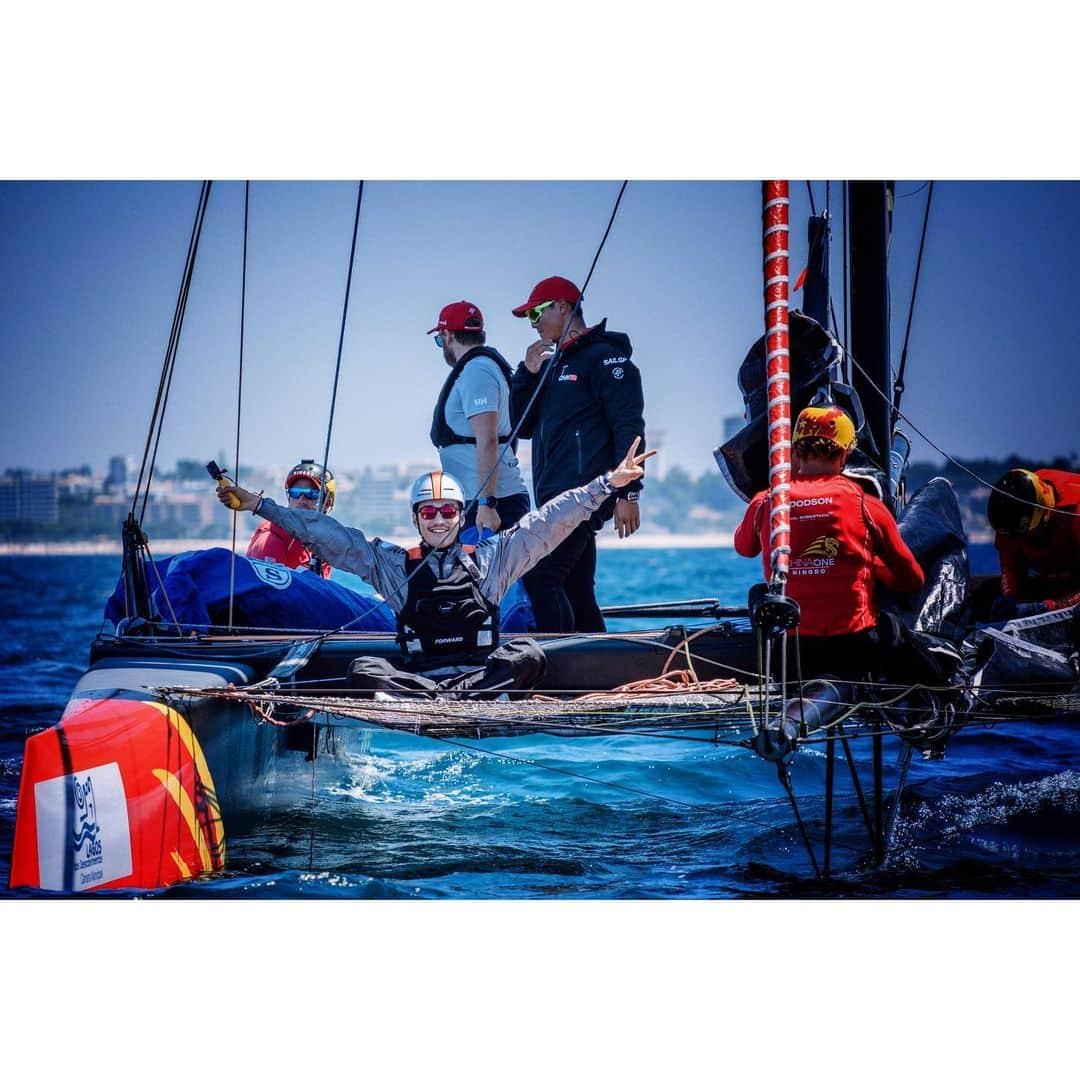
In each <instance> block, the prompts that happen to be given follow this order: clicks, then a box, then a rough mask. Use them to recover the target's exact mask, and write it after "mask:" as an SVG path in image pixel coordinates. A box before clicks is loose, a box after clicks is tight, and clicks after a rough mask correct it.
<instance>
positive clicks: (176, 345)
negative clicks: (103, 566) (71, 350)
mask: <svg viewBox="0 0 1080 1080" xmlns="http://www.w3.org/2000/svg"><path fill="white" fill-rule="evenodd" d="M210 183H211V182H210V181H206V184H207V186H206V188H205V192H206V198H205V200H204V201H203V204H202V216H201V217H200V219H199V233H198V236H196V238H195V246H194V248H193V249H192V252H191V262H190V264H189V265H188V267H187V269H186V275H185V280H184V285H183V288H182V290H181V294H182V305H181V307H180V311H179V315H180V318H179V321H178V322H177V324H176V335H175V337H174V338H173V340H172V356H171V357H170V358H169V374H168V378H167V379H166V380H165V393H164V396H163V397H162V398H161V412H160V413H159V415H158V422H157V434H156V435H155V437H154V451H153V453H152V454H151V456H150V468H149V469H148V470H147V474H146V490H145V491H144V492H143V503H142V509H141V510H140V511H139V526H140V528H141V527H142V523H143V518H144V517H145V516H146V504H147V502H148V500H149V498H150V485H151V483H153V479H154V467H155V465H156V464H157V455H158V447H159V446H160V445H161V436H162V433H163V432H164V430H165V410H166V408H167V407H168V404H169V394H170V392H171V391H172V381H173V375H174V374H175V373H176V357H177V353H178V352H179V350H180V332H181V331H182V330H183V326H184V314H185V312H186V311H187V303H188V297H189V296H190V294H191V279H192V276H193V275H194V273H195V259H196V256H197V254H198V248H199V239H200V237H201V236H202V227H203V222H204V221H205V220H206V208H207V206H208V205H209V202H210V187H209V185H210ZM136 497H137V495H136Z"/></svg>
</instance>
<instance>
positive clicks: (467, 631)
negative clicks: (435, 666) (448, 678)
mask: <svg viewBox="0 0 1080 1080" xmlns="http://www.w3.org/2000/svg"><path fill="white" fill-rule="evenodd" d="M474 550H475V548H473V547H469V546H465V545H463V546H462V547H461V548H460V550H459V552H458V557H457V564H456V565H455V566H454V569H453V570H452V571H451V572H450V574H449V575H447V576H446V577H445V578H441V579H440V578H439V577H438V576H437V575H436V573H435V570H434V569H433V567H432V566H431V559H428V560H427V561H426V562H424V558H425V555H426V554H427V552H426V551H425V550H424V549H423V548H413V549H412V550H411V551H408V552H406V555H405V573H406V575H408V576H409V591H408V594H407V596H406V598H405V606H404V607H403V608H402V609H401V611H400V612H399V613H398V617H397V625H398V642H399V643H400V645H401V647H402V648H403V649H404V650H405V653H406V655H407V656H408V657H409V658H410V659H411V658H413V657H414V656H416V654H419V653H422V654H423V655H424V656H446V655H447V654H451V653H462V652H474V651H476V650H482V651H483V652H485V653H487V652H488V651H490V650H491V649H493V648H495V647H497V646H498V644H499V605H498V604H489V603H488V602H487V600H485V599H484V596H483V594H482V593H481V591H480V571H479V570H478V569H477V566H476V563H475V562H473V559H472V552H473V551H474ZM433 557H434V556H433ZM421 563H423V566H420V564H421ZM418 566H419V567H420V569H419V571H417V567H418ZM414 571H416V572H415V574H414Z"/></svg>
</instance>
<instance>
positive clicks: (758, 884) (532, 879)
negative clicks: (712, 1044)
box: [0, 547, 1080, 899]
mask: <svg viewBox="0 0 1080 1080" xmlns="http://www.w3.org/2000/svg"><path fill="white" fill-rule="evenodd" d="M985 555H986V553H985V552H984V553H982V557H981V563H983V564H984V563H985V562H986V559H985ZM118 570H119V559H118V558H117V557H114V556H67V557H2V558H0V625H2V628H3V633H2V635H0V896H5V897H11V896H23V897H25V896H33V895H41V894H35V893H33V892H32V891H29V890H23V889H19V890H10V889H8V888H7V880H8V872H9V868H10V861H11V845H12V836H13V830H14V819H15V806H16V797H17V793H18V783H19V774H20V769H21V764H22V752H23V744H24V741H25V739H26V737H27V735H29V734H32V733H33V732H35V731H39V730H41V729H42V728H44V727H47V726H49V725H51V724H53V723H55V721H56V720H57V718H58V717H59V715H60V713H61V711H62V710H63V708H64V705H65V703H66V701H67V698H68V695H69V694H70V692H71V689H72V687H73V686H74V684H75V682H76V681H77V679H78V678H79V677H80V675H81V674H82V673H83V671H84V669H85V666H86V663H87V658H88V652H89V646H90V641H91V639H92V637H93V635H94V634H95V633H96V632H97V630H98V629H99V627H100V625H101V618H102V611H103V608H104V603H105V598H106V597H107V596H108V594H109V593H110V592H111V590H112V588H113V587H114V585H115V583H116V577H117V574H118ZM759 572H760V563H759V562H758V561H757V560H746V559H740V558H739V557H738V556H736V555H735V554H734V552H732V551H731V550H730V549H689V550H681V551H661V550H644V549H632V548H618V547H616V548H606V549H603V550H601V552H600V554H599V561H598V569H597V593H598V596H599V598H600V601H601V603H602V604H605V605H614V604H627V603H632V602H634V603H636V602H643V601H661V600H674V599H679V598H687V597H704V596H714V597H716V598H718V599H719V600H720V601H721V602H722V603H725V604H730V605H738V604H741V603H743V602H744V601H745V596H746V591H747V589H748V587H749V586H750V585H751V584H752V583H753V582H754V581H755V580H757V577H758V574H759ZM1077 746H1078V739H1077V732H1076V727H1075V725H1074V724H1070V723H1069V722H1068V721H1056V722H1048V721H1036V720H1031V721H1027V720H1020V721H1017V720H1010V721H1008V722H1005V721H1002V722H1000V723H998V724H997V725H996V726H993V727H989V726H979V727H972V728H968V729H965V730H964V731H962V732H960V733H959V734H958V735H957V736H955V737H954V738H953V739H952V741H951V743H950V744H949V748H948V753H947V755H946V757H945V760H943V761H935V762H924V761H922V760H921V758H919V756H918V755H916V756H915V759H914V761H913V763H912V766H911V770H910V774H909V777H908V784H907V787H906V788H905V792H904V796H903V798H902V800H901V803H900V808H899V815H898V819H897V823H896V829H895V835H894V854H893V855H892V857H891V858H890V860H889V862H888V863H887V864H886V866H885V867H884V868H882V869H874V868H873V867H872V866H871V865H870V864H869V862H868V861H867V860H866V859H865V853H866V848H867V847H868V842H867V839H866V834H865V832H861V833H860V831H859V829H860V826H859V823H858V819H857V816H858V813H859V811H858V807H857V805H856V804H855V801H854V798H853V795H852V792H851V789H850V787H849V786H845V784H844V781H843V779H838V804H837V809H836V813H837V817H838V820H839V822H840V826H841V827H840V829H839V831H838V833H837V846H836V848H835V850H834V866H837V865H839V866H840V867H841V871H840V872H839V873H838V874H837V875H836V876H834V877H833V878H832V879H830V880H829V881H827V882H823V881H821V880H819V879H817V878H816V877H815V875H814V872H813V868H812V865H811V862H810V860H809V857H808V854H807V851H806V848H805V846H804V843H803V840H802V838H801V836H800V833H799V831H798V829H797V827H796V825H795V818H794V816H793V810H792V806H791V803H790V801H789V799H788V797H787V796H786V794H785V793H784V791H783V789H782V788H781V786H780V784H779V783H778V781H777V777H776V769H775V766H773V765H771V764H769V763H767V762H764V761H762V760H760V759H759V758H757V757H756V756H754V755H753V754H752V753H750V752H749V751H747V750H746V749H744V748H742V747H739V746H734V745H725V744H720V745H717V744H714V743H712V742H710V741H708V740H701V739H677V738H667V739H656V738H644V737H640V736H634V735H617V736H611V737H605V738H595V739H593V738H589V739H558V738H555V737H541V736H534V737H528V738H526V739H500V740H484V741H482V742H479V743H477V742H472V743H469V742H460V743H459V742H456V741H455V743H453V744H449V743H439V742H433V741H430V740H421V739H417V738H413V737H403V736H395V735H393V734H387V733H382V732H378V733H375V734H374V735H373V736H372V737H371V740H370V742H364V741H361V742H360V744H359V745H358V746H357V747H356V748H355V752H354V753H352V755H351V757H350V759H349V766H348V769H347V770H346V772H345V773H344V775H343V776H337V777H335V778H334V780H333V782H332V783H329V784H327V785H321V784H319V783H314V784H312V790H311V791H310V792H308V793H307V794H306V795H302V796H300V797H298V799H297V802H296V805H295V807H294V808H293V809H292V810H291V811H290V812H288V813H285V814H282V815H280V816H276V817H275V818H274V819H273V820H271V821H269V822H266V823H264V824H263V825H258V826H255V827H254V828H252V829H251V830H250V831H248V832H245V833H243V834H240V835H236V836H230V837H228V844H229V848H228V851H229V868H228V870H227V872H226V873H224V874H223V875H221V876H218V877H216V878H213V879H209V880H202V881H198V882H195V883H191V884H186V885H181V886H175V887H173V888H171V889H167V890H162V891H161V892H159V893H157V894H154V895H158V896H171V897H185V898H222V897H243V898H298V897H318V898H335V897H340V898H365V897H377V898H410V897H423V898H441V897H447V898H456V899H465V898H501V899H510V898H545V897H547V898H563V899H566V898H600V897H603V898H621V897H635V898H706V897H768V896H785V897H800V896H808V897H810V896H812V897H821V896H834V897H845V896H858V897H924V896H934V897H940V896H957V897H975V896H996V897H1050V896H1078V895H1080V763H1078V760H1077ZM898 750H899V744H898V742H897V741H896V740H892V741H890V742H888V743H887V745H886V755H887V756H889V757H890V758H891V760H890V765H893V764H895V758H896V756H897V754H898ZM823 777H824V755H823V754H822V753H820V752H819V751H817V750H814V749H808V750H803V751H800V753H799V754H798V755H796V759H795V764H794V767H793V772H792V782H793V788H794V790H795V792H796V796H797V798H798V806H799V809H800V812H801V813H802V815H803V817H804V820H805V823H806V826H807V829H808V831H809V833H810V836H811V840H812V842H813V843H814V844H815V848H816V855H817V858H818V859H819V860H820V858H821V854H822V851H821V841H822V837H823V829H822V823H823V800H822V797H821V791H822V780H823ZM315 779H316V780H318V777H317V776H316V777H315Z"/></svg>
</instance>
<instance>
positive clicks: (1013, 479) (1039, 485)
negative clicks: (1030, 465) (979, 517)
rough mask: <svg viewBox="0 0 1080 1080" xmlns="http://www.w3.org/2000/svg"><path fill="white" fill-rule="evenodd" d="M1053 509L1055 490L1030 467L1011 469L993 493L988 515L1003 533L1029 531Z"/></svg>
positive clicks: (993, 524)
mask: <svg viewBox="0 0 1080 1080" xmlns="http://www.w3.org/2000/svg"><path fill="white" fill-rule="evenodd" d="M1053 508H1054V489H1053V488H1052V487H1051V486H1050V485H1049V484H1048V483H1047V482H1046V481H1045V480H1042V479H1040V478H1039V476H1038V475H1036V474H1035V473H1033V472H1031V470H1030V469H1010V470H1009V471H1008V472H1007V473H1006V474H1005V475H1004V476H1003V477H1002V478H1001V479H1000V480H999V481H998V482H997V483H996V484H995V485H994V490H993V491H991V492H990V499H989V501H988V502H987V504H986V517H987V520H988V521H989V522H990V527H991V528H992V529H993V530H994V531H995V532H1001V533H1026V532H1031V531H1032V530H1033V529H1037V528H1038V527H1039V526H1040V525H1041V524H1042V523H1043V521H1045V520H1046V512H1047V511H1048V510H1052V509H1053Z"/></svg>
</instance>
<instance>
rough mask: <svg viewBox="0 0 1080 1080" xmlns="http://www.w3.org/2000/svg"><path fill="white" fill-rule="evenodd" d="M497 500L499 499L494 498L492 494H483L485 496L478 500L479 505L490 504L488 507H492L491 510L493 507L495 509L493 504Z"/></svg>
mask: <svg viewBox="0 0 1080 1080" xmlns="http://www.w3.org/2000/svg"><path fill="white" fill-rule="evenodd" d="M498 501H499V500H498V499H496V498H495V496H494V495H485V496H484V497H483V498H482V499H481V500H480V505H481V506H490V507H491V509H492V510H494V509H495V504H496V503H497V502H498Z"/></svg>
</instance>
